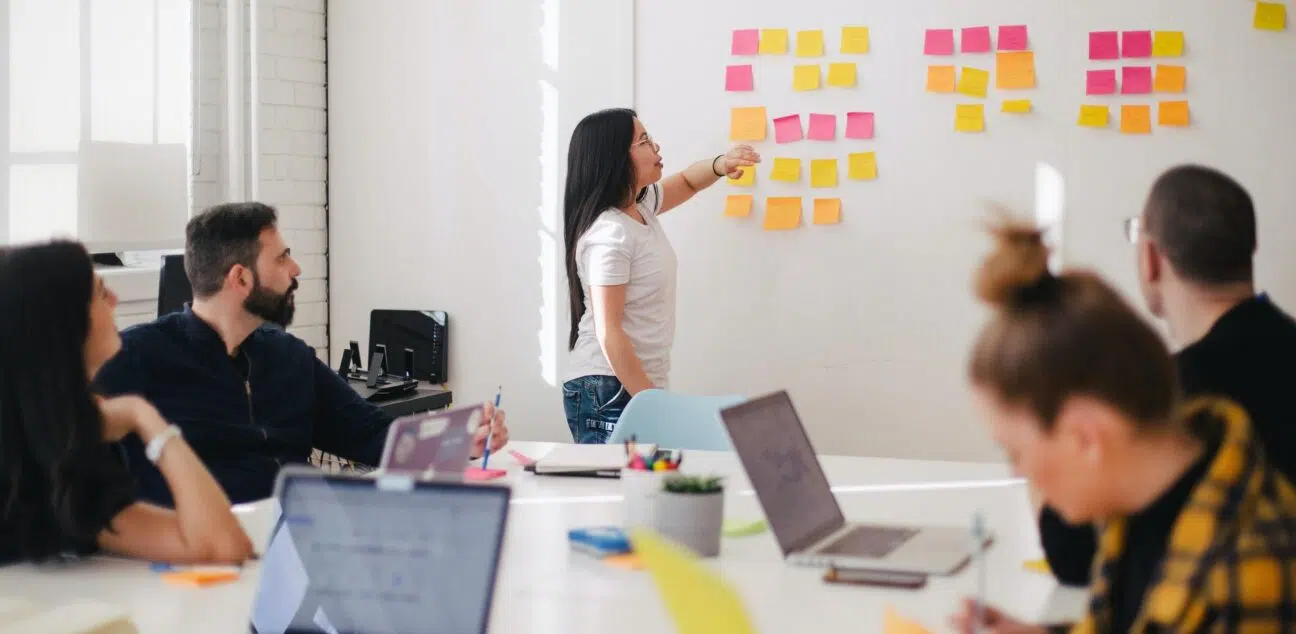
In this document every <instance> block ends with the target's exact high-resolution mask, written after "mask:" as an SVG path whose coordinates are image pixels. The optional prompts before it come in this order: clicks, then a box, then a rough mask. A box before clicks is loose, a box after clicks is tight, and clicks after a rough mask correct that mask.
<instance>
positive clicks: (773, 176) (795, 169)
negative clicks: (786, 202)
mask: <svg viewBox="0 0 1296 634" xmlns="http://www.w3.org/2000/svg"><path fill="white" fill-rule="evenodd" d="M770 180H772V181H783V182H787V183H795V182H797V181H799V180H801V159H795V158H775V159H774V167H773V168H772V169H770Z"/></svg>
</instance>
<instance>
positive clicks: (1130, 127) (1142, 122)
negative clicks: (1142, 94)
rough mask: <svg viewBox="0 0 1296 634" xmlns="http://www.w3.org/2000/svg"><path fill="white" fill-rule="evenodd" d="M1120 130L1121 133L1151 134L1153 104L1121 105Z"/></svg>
mask: <svg viewBox="0 0 1296 634" xmlns="http://www.w3.org/2000/svg"><path fill="white" fill-rule="evenodd" d="M1120 131H1121V134H1151V133H1152V106H1147V105H1124V106H1121V122H1120Z"/></svg>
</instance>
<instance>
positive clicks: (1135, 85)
mask: <svg viewBox="0 0 1296 634" xmlns="http://www.w3.org/2000/svg"><path fill="white" fill-rule="evenodd" d="M1150 92H1152V67H1151V66H1126V67H1124V68H1122V69H1121V94H1122V95H1146V94H1147V93H1150Z"/></svg>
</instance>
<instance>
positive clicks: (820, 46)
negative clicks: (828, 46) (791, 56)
mask: <svg viewBox="0 0 1296 634" xmlns="http://www.w3.org/2000/svg"><path fill="white" fill-rule="evenodd" d="M796 54H797V57H821V56H822V55H823V54H824V38H823V31H821V30H819V29H814V30H809V31H797V47H796Z"/></svg>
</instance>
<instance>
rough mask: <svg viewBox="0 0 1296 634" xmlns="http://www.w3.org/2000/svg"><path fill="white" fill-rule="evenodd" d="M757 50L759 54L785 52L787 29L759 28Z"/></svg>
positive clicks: (786, 49)
mask: <svg viewBox="0 0 1296 634" xmlns="http://www.w3.org/2000/svg"><path fill="white" fill-rule="evenodd" d="M759 51H760V54H761V55H782V54H784V53H786V52H787V51H788V32H787V29H761V30H760V48H759Z"/></svg>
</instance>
